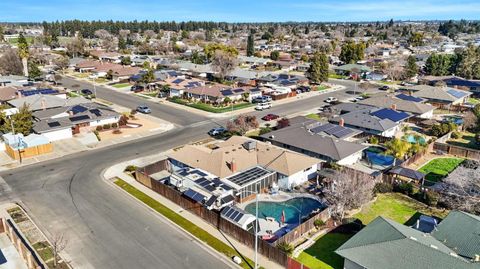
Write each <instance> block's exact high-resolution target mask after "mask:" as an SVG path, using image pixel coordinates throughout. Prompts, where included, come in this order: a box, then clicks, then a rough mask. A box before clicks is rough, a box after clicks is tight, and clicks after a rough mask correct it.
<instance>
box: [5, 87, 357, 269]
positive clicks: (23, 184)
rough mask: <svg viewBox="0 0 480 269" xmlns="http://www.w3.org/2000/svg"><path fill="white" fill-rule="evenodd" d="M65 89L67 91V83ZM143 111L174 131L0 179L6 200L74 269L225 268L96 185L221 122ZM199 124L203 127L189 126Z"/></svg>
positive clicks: (290, 106)
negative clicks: (117, 167) (107, 174)
mask: <svg viewBox="0 0 480 269" xmlns="http://www.w3.org/2000/svg"><path fill="white" fill-rule="evenodd" d="M65 81H66V80H65ZM64 83H65V84H64V85H65V86H66V85H67V82H64ZM75 83H77V82H75ZM78 84H80V83H78ZM85 86H87V85H85ZM88 88H90V87H88ZM345 91H346V90H342V91H338V92H335V93H331V94H323V95H319V96H315V97H312V98H308V99H304V100H301V101H299V102H291V103H287V104H284V105H281V106H275V107H273V108H272V109H271V110H270V111H268V112H253V114H255V115H263V114H266V113H276V114H279V115H282V116H285V115H289V114H292V113H297V112H301V111H304V110H308V109H314V108H315V107H318V106H319V105H320V104H321V103H323V102H322V101H323V100H324V99H325V98H326V97H328V96H335V97H337V98H339V99H340V98H345V97H346V96H348V95H347V94H345ZM97 94H98V96H99V97H100V98H102V99H105V100H108V101H111V102H115V103H118V104H120V105H123V106H129V107H133V106H135V105H136V104H137V102H140V101H143V102H148V101H144V100H142V99H140V98H138V97H135V96H132V95H127V94H123V93H114V92H112V90H110V89H104V88H102V87H97ZM149 105H150V106H151V108H152V111H153V113H152V114H154V116H157V117H161V118H162V119H166V120H169V121H172V122H173V123H176V124H177V125H178V128H175V129H173V130H171V131H168V132H166V133H163V134H159V135H155V136H150V137H146V138H143V139H140V140H136V141H132V142H127V143H122V144H117V145H115V146H112V147H108V148H102V149H99V150H94V151H87V152H82V153H79V154H74V155H70V156H67V157H63V158H61V159H56V160H52V161H48V162H44V163H39V164H36V165H32V166H26V167H23V168H19V169H15V170H10V171H7V172H5V173H3V174H2V176H3V177H4V179H5V181H6V182H7V183H8V184H9V186H10V187H11V188H12V194H11V195H12V197H13V198H15V197H18V198H19V199H20V200H21V201H22V202H23V205H24V206H25V207H26V209H27V211H28V212H29V213H30V214H31V215H32V216H33V218H34V220H35V221H36V223H37V224H38V225H39V226H40V227H41V228H42V230H44V231H45V232H46V233H47V235H49V236H51V235H54V234H58V233H65V234H66V236H67V237H68V239H69V244H68V246H67V249H66V252H67V254H68V256H67V257H66V258H67V259H68V260H71V261H72V264H73V265H74V266H80V267H81V268H225V267H226V266H227V265H226V264H224V263H223V262H222V261H221V260H219V259H218V258H216V257H214V256H212V255H211V254H209V253H208V252H207V251H205V250H204V249H203V248H201V247H199V246H198V245H197V244H196V243H192V240H191V239H190V238H188V237H187V236H185V235H184V234H182V233H179V232H178V231H176V228H172V227H171V226H170V225H168V224H166V223H165V220H163V218H161V217H158V216H157V215H156V214H154V213H152V212H151V211H149V210H146V209H145V208H144V207H143V206H141V205H140V204H139V203H138V202H137V201H134V200H132V199H131V198H129V197H127V196H126V195H125V194H124V193H122V192H120V191H119V190H116V189H115V188H113V187H112V186H110V185H108V184H107V183H106V182H105V181H104V180H102V178H101V174H102V171H103V170H104V169H105V168H107V167H109V166H111V165H113V164H115V163H118V162H120V161H124V160H128V159H132V158H135V157H136V156H138V155H149V154H153V153H158V152H160V151H164V150H167V149H169V148H172V147H175V146H179V145H182V144H185V143H189V142H193V141H197V140H199V139H202V138H205V137H206V136H207V135H206V133H207V131H208V130H209V129H210V128H212V127H214V126H216V125H218V124H222V123H223V124H224V123H225V121H226V119H223V120H219V121H218V122H215V121H213V120H212V121H211V122H207V121H205V120H207V118H204V117H201V116H199V115H196V114H191V113H189V112H186V111H183V110H178V109H177V110H175V109H172V108H171V107H170V106H165V105H161V104H155V103H151V104H150V103H149ZM202 121H205V122H204V123H203V124H195V123H197V122H202ZM159 265H160V266H159Z"/></svg>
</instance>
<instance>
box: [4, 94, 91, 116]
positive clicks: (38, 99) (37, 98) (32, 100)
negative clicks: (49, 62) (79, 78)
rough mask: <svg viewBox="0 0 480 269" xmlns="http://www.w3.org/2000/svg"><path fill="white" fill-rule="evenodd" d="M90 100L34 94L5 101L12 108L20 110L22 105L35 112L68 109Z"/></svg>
mask: <svg viewBox="0 0 480 269" xmlns="http://www.w3.org/2000/svg"><path fill="white" fill-rule="evenodd" d="M90 102H91V101H90V100H87V99H85V98H83V97H75V98H67V99H65V98H62V97H58V96H56V95H43V94H34V95H28V96H24V97H21V98H17V99H12V100H9V101H7V104H9V105H10V106H12V107H16V108H21V107H22V106H23V105H27V106H28V109H29V110H31V111H33V112H35V111H38V110H47V109H51V108H58V107H68V106H73V105H78V104H85V103H90Z"/></svg>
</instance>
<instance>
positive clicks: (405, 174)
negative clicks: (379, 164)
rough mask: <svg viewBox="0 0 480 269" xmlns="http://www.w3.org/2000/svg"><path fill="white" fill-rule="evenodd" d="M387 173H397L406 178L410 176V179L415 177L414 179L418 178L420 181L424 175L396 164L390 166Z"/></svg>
mask: <svg viewBox="0 0 480 269" xmlns="http://www.w3.org/2000/svg"><path fill="white" fill-rule="evenodd" d="M388 173H389V174H393V175H399V176H403V177H407V178H410V179H415V180H418V181H421V180H422V179H423V178H424V177H425V174H424V173H421V172H418V171H416V170H413V169H410V168H406V167H401V166H397V167H394V168H392V169H391V170H390V171H388Z"/></svg>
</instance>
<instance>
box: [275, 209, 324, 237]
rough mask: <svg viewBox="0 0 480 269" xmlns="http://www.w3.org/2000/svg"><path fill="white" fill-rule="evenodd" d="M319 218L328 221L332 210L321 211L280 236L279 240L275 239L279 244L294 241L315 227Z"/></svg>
mask: <svg viewBox="0 0 480 269" xmlns="http://www.w3.org/2000/svg"><path fill="white" fill-rule="evenodd" d="M318 219H319V220H322V221H323V222H327V220H328V219H330V210H329V209H328V208H326V209H324V210H323V211H321V212H320V213H318V214H316V215H314V216H312V217H311V218H310V219H308V220H307V221H305V222H303V223H302V224H301V225H299V226H297V227H295V229H293V230H291V231H290V232H288V233H287V234H285V235H284V236H282V237H280V238H279V239H278V240H277V241H275V243H276V244H279V243H282V242H286V243H292V242H294V241H295V240H297V239H298V238H300V237H301V236H302V235H303V234H305V233H308V232H309V231H311V230H312V229H313V228H315V221H316V220H318Z"/></svg>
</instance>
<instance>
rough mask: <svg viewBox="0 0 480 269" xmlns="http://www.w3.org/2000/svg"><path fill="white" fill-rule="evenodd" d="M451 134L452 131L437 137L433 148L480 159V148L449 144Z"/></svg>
mask: <svg viewBox="0 0 480 269" xmlns="http://www.w3.org/2000/svg"><path fill="white" fill-rule="evenodd" d="M451 135H452V133H451V132H450V133H448V134H446V135H444V136H442V137H440V138H439V139H437V141H435V142H434V143H433V150H437V151H441V152H445V153H447V154H450V155H453V156H457V157H462V158H468V159H474V160H480V150H476V149H471V148H466V147H462V146H457V145H451V144H448V143H447V141H448V140H449V139H450V136H451Z"/></svg>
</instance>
